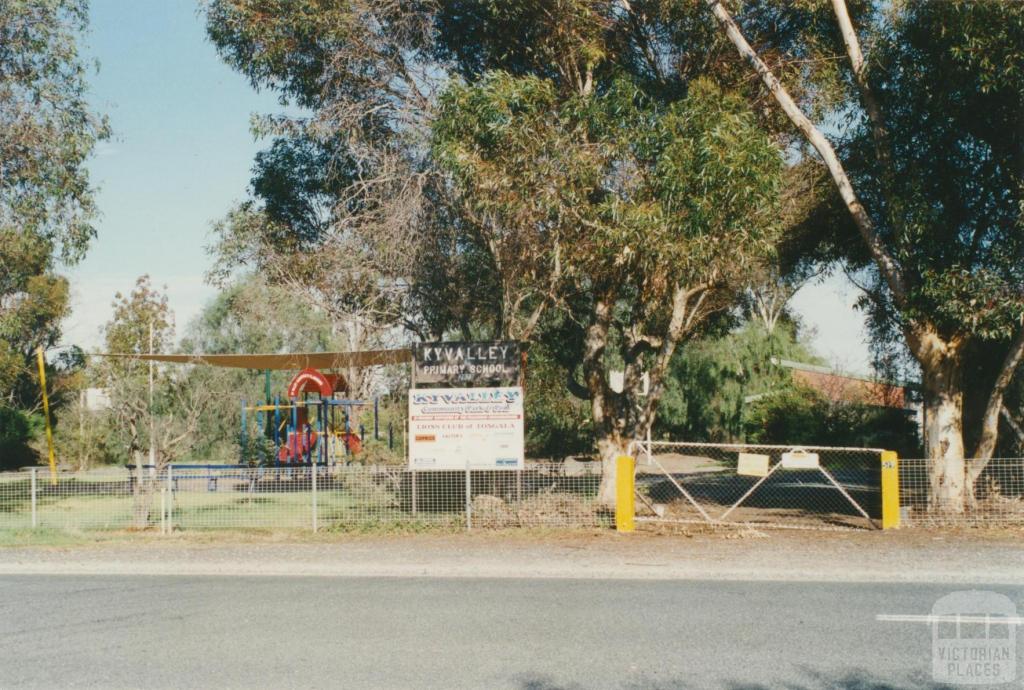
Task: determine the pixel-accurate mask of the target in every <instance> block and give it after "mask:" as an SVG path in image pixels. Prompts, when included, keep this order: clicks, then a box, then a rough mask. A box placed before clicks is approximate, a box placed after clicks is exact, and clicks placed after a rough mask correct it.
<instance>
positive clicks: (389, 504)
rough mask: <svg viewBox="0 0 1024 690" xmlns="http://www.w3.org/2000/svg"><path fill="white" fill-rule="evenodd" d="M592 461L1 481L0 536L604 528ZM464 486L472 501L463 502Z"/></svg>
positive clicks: (606, 519)
mask: <svg viewBox="0 0 1024 690" xmlns="http://www.w3.org/2000/svg"><path fill="white" fill-rule="evenodd" d="M600 483H601V472H600V465H599V463H593V464H589V463H588V464H580V463H528V464H527V467H526V468H525V469H523V470H521V471H509V470H500V471H478V470H473V471H471V472H468V473H467V472H411V471H409V470H407V469H405V468H404V467H396V466H387V465H376V466H375V465H347V466H346V465H339V466H335V467H327V466H315V467H314V466H310V465H292V466H282V467H242V466H189V467H185V468H182V467H171V468H166V469H161V470H159V471H156V470H153V469H152V468H144V469H143V470H142V472H141V475H140V473H139V472H138V471H137V470H134V469H132V470H130V469H127V468H111V469H106V470H101V471H90V472H76V473H61V474H60V476H59V477H58V479H57V481H56V483H55V484H51V481H50V477H49V474H48V473H46V472H43V471H41V470H36V471H27V472H18V473H4V474H0V529H2V530H20V529H29V528H33V527H51V528H57V529H64V530H75V531H87V530H130V529H136V530H141V529H149V530H156V529H159V530H160V531H172V530H176V531H180V530H188V531H192V530H216V529H271V530H277V529H285V530H288V529H300V530H348V529H366V528H385V529H386V528H401V529H404V528H419V527H424V528H430V527H433V528H451V529H464V528H467V527H469V528H515V527H558V528H565V527H579V528H588V527H602V526H609V525H611V524H612V519H613V510H612V508H611V507H606V506H603V505H601V504H599V503H598V501H597V495H598V489H599V486H600ZM467 487H468V496H467Z"/></svg>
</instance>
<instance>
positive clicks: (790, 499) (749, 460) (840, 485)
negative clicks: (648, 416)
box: [635, 441, 882, 529]
mask: <svg viewBox="0 0 1024 690" xmlns="http://www.w3.org/2000/svg"><path fill="white" fill-rule="evenodd" d="M801 451H803V452H801ZM881 452H882V451H881V450H880V449H872V448H833V447H826V446H801V447H797V446H775V445H751V444H716V443H681V442H668V441H638V442H637V443H636V444H635V453H636V455H637V479H636V481H637V497H638V499H639V500H638V502H637V517H638V519H639V520H641V521H642V520H650V521H664V522H681V523H691V522H692V523H707V524H728V525H732V524H751V525H758V526H765V527H814V528H832V529H844V528H872V527H874V526H876V521H877V520H878V519H879V518H880V516H881V490H880V477H881V466H880V454H881Z"/></svg>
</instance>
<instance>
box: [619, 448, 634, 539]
mask: <svg viewBox="0 0 1024 690" xmlns="http://www.w3.org/2000/svg"><path fill="white" fill-rule="evenodd" d="M634 464H635V461H634V460H633V458H632V457H630V456H628V455H620V456H619V457H618V458H616V459H615V529H616V531H619V532H632V531H633V530H634V529H636V521H635V517H636V506H635V498H634V492H635V490H636V489H635V483H636V477H635V476H634Z"/></svg>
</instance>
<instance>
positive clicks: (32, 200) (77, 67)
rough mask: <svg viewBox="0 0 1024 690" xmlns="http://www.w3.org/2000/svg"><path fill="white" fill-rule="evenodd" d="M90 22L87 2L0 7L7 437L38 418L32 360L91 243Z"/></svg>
mask: <svg viewBox="0 0 1024 690" xmlns="http://www.w3.org/2000/svg"><path fill="white" fill-rule="evenodd" d="M86 20H87V4H86V2H85V1H84V0H33V1H31V2H29V1H28V0H8V1H7V2H4V3H2V4H0V408H2V409H0V415H2V416H3V417H4V419H5V420H7V421H6V422H5V423H4V426H6V427H8V428H9V429H10V428H14V427H15V426H18V425H21V426H25V423H24V420H22V421H20V422H19V421H16V418H17V417H19V416H23V415H24V414H27V413H31V412H33V411H35V410H36V409H37V406H38V404H39V385H38V381H37V379H36V373H35V364H34V361H33V351H34V350H35V349H36V348H37V347H39V346H42V347H44V348H48V347H50V346H52V345H54V344H55V343H56V342H57V341H58V339H59V337H60V322H61V320H62V319H63V317H64V316H66V315H67V313H68V297H69V295H68V285H67V281H66V280H65V279H64V278H63V277H61V276H59V275H58V274H57V273H56V269H57V265H58V262H60V261H63V262H64V263H65V264H69V263H73V262H75V261H77V260H78V259H80V258H81V257H82V256H83V254H84V252H85V250H86V248H87V247H88V244H89V241H90V240H91V239H92V238H93V236H94V235H95V228H94V227H93V225H92V221H93V219H94V217H95V211H96V209H95V205H94V200H93V189H92V187H91V186H90V184H89V176H88V171H87V170H86V167H85V163H86V160H87V159H88V157H89V155H90V154H91V153H92V151H93V149H94V147H95V145H96V143H97V141H99V140H101V139H103V138H105V137H106V136H107V135H108V127H107V124H106V122H105V120H104V119H103V118H101V117H99V116H97V115H96V114H95V113H94V112H93V111H92V110H91V109H90V108H89V107H88V105H87V103H86V98H85V95H86V90H87V83H86V67H85V64H84V62H83V60H82V59H81V57H80V55H79V52H78V41H79V38H80V36H81V34H82V32H83V31H84V30H85V28H86ZM55 378H56V377H55ZM26 428H27V427H26ZM19 439H20V440H19ZM19 439H15V440H12V441H11V443H14V444H15V445H17V444H18V443H23V442H24V441H25V438H24V435H22V436H20V437H19ZM5 450H7V451H8V452H11V449H10V448H6V449H5Z"/></svg>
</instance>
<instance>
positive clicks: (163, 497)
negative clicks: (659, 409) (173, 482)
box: [160, 486, 167, 534]
mask: <svg viewBox="0 0 1024 690" xmlns="http://www.w3.org/2000/svg"><path fill="white" fill-rule="evenodd" d="M160 534H167V487H166V486H165V487H163V488H162V489H160Z"/></svg>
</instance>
